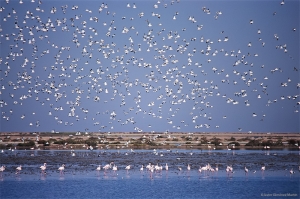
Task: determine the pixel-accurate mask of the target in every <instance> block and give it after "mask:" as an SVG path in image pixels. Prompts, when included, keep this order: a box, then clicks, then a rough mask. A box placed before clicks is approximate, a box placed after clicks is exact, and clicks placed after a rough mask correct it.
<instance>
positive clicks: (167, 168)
mask: <svg viewBox="0 0 300 199" xmlns="http://www.w3.org/2000/svg"><path fill="white" fill-rule="evenodd" d="M165 169H166V171H168V170H169V166H168V164H167V163H166V166H165Z"/></svg>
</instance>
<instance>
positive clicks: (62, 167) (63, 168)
mask: <svg viewBox="0 0 300 199" xmlns="http://www.w3.org/2000/svg"><path fill="white" fill-rule="evenodd" d="M58 170H59V171H60V175H63V174H64V170H65V165H64V164H63V165H61V167H59V168H58Z"/></svg>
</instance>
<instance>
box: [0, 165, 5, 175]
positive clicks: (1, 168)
mask: <svg viewBox="0 0 300 199" xmlns="http://www.w3.org/2000/svg"><path fill="white" fill-rule="evenodd" d="M4 170H5V166H1V167H0V171H1V177H2V173H3V171H4Z"/></svg>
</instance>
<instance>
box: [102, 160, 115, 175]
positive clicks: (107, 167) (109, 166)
mask: <svg viewBox="0 0 300 199" xmlns="http://www.w3.org/2000/svg"><path fill="white" fill-rule="evenodd" d="M112 164H113V162H111V163H109V164H107V165H105V166H104V167H103V169H104V173H106V170H107V169H110V168H111V165H112Z"/></svg>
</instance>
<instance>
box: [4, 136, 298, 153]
mask: <svg viewBox="0 0 300 199" xmlns="http://www.w3.org/2000/svg"><path fill="white" fill-rule="evenodd" d="M299 146H300V135H299V133H237V132H233V133H229V132H228V133H202V132H199V133H198V132H197V133H178V132H165V133H150V132H148V133H147V132H145V133H135V132H131V133H130V132H123V133H122V132H103V133H102V132H101V133H99V132H97V133H94V132H85V133H82V132H64V133H63V132H55V133H50V132H31V133H29V132H11V133H8V132H1V133H0V148H1V149H20V150H22V149H44V150H47V149H51V150H56V149H58V150H64V149H103V148H106V149H109V148H111V149H124V148H125V149H126V148H133V149H153V148H158V149H162V148H172V149H173V148H181V149H184V148H195V149H209V150H210V149H212V150H213V149H216V150H218V149H229V150H230V149H232V150H234V149H271V148H272V149H282V148H291V149H300V147H299Z"/></svg>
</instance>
